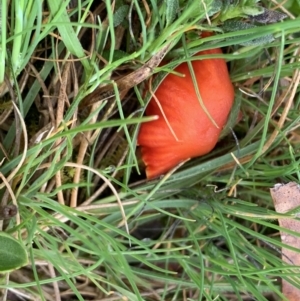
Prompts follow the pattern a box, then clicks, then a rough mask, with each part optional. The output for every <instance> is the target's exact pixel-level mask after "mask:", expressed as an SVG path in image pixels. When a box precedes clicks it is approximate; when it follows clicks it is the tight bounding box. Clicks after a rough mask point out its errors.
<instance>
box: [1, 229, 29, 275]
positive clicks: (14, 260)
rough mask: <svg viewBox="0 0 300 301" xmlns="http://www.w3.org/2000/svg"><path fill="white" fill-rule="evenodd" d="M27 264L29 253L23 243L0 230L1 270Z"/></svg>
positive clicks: (8, 269)
mask: <svg viewBox="0 0 300 301" xmlns="http://www.w3.org/2000/svg"><path fill="white" fill-rule="evenodd" d="M26 264H27V253H26V250H25V248H24V247H23V246H22V244H21V243H20V242H19V241H17V240H16V239H14V238H13V237H11V236H10V235H8V234H6V233H4V232H0V272H7V271H11V270H15V269H18V268H20V267H22V266H24V265H26Z"/></svg>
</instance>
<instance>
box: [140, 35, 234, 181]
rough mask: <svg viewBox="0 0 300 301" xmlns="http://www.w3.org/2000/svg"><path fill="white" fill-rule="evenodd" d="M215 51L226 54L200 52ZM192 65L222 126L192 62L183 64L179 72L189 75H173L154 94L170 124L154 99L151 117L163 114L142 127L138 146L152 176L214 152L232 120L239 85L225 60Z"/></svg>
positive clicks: (148, 112) (177, 69)
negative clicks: (235, 82)
mask: <svg viewBox="0 0 300 301" xmlns="http://www.w3.org/2000/svg"><path fill="white" fill-rule="evenodd" d="M206 36H207V35H206ZM216 53H222V51H221V49H219V48H218V49H211V50H205V51H201V52H199V53H197V54H196V55H197V56H199V55H203V54H216ZM192 66H193V70H194V73H195V77H196V80H197V84H198V88H199V91H200V94H201V98H202V101H203V103H204V105H205V107H206V109H207V110H208V112H209V114H210V116H211V117H212V118H213V120H214V121H215V123H216V124H217V125H218V127H216V126H215V125H214V124H213V122H212V121H211V120H210V118H209V117H208V116H207V114H206V113H205V111H204V110H203V108H202V107H201V104H200V102H199V99H198V98H197V95H196V92H195V87H194V84H193V81H192V77H191V74H190V71H189V68H188V64H187V63H182V64H181V65H179V66H178V67H177V68H175V71H176V72H179V73H182V74H185V77H179V76H176V75H174V74H168V75H167V76H166V77H165V79H164V80H163V81H162V83H161V84H160V86H159V87H158V89H157V90H156V92H155V96H156V98H157V99H158V101H159V103H160V106H161V107H162V110H163V112H164V115H165V116H166V119H167V120H168V123H169V126H168V124H167V122H166V120H165V118H164V117H163V113H162V112H161V109H160V108H159V106H158V105H157V103H156V101H155V99H154V98H152V99H151V100H150V102H149V104H148V107H147V108H146V115H148V116H150V115H158V116H159V118H158V120H154V121H150V122H146V123H143V124H142V125H141V128H140V132H139V135H138V144H139V145H140V147H141V153H142V159H143V161H144V163H145V165H146V174H147V178H148V179H150V178H154V177H157V176H159V175H162V174H164V173H166V172H168V171H169V170H170V169H172V168H173V167H175V166H176V165H177V164H179V163H180V162H182V161H185V160H186V159H188V158H192V157H197V156H201V155H205V154H207V153H208V152H210V151H211V150H212V149H213V148H214V147H215V145H216V143H217V141H218V138H219V135H220V133H221V130H222V128H223V126H224V125H225V123H226V121H227V117H228V114H229V112H230V109H231V107H232V104H233V100H234V88H233V85H232V83H231V81H230V78H229V74H228V70H227V66H226V62H225V60H224V59H219V58H218V59H205V60H197V61H193V62H192ZM170 127H171V128H172V131H173V133H172V131H171V130H170ZM174 134H175V135H174ZM176 138H177V139H176Z"/></svg>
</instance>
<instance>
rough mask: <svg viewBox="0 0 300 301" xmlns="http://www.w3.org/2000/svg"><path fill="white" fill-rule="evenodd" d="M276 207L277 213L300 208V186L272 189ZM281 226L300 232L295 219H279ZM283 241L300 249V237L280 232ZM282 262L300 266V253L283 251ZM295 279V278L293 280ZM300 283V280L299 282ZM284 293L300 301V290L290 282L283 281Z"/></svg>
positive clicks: (281, 185)
mask: <svg viewBox="0 0 300 301" xmlns="http://www.w3.org/2000/svg"><path fill="white" fill-rule="evenodd" d="M270 191H271V196H272V199H273V202H274V206H275V209H276V211H277V212H279V213H287V212H288V211H291V210H294V209H296V208H297V207H300V185H298V184H297V183H295V182H290V183H288V184H285V185H283V184H276V185H275V186H274V188H272V189H270ZM278 222H279V225H280V226H281V227H282V228H286V229H289V230H292V231H295V232H299V229H300V221H298V220H295V219H293V218H280V219H278ZM280 235H281V241H282V242H283V243H285V244H286V245H289V246H291V247H294V248H297V249H300V237H298V236H294V235H291V234H289V233H286V232H284V231H280ZM282 260H283V261H285V262H287V263H289V264H290V263H291V262H292V263H293V265H295V266H299V265H300V256H299V252H295V251H292V250H289V249H282ZM293 279H295V278H293ZM298 281H300V279H299V280H298ZM282 293H283V294H284V295H285V297H286V298H287V299H288V300H290V301H298V300H300V290H299V289H298V288H296V287H294V286H293V285H292V284H290V283H289V282H287V281H285V280H282Z"/></svg>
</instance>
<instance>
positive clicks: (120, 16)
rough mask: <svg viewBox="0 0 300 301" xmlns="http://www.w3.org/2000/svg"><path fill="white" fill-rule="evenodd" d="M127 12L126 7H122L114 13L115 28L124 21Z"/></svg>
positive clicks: (127, 8)
mask: <svg viewBox="0 0 300 301" xmlns="http://www.w3.org/2000/svg"><path fill="white" fill-rule="evenodd" d="M128 11H129V6H128V5H122V6H121V7H119V8H118V9H117V10H116V12H115V13H114V27H117V26H118V25H120V24H121V23H122V22H123V21H124V19H125V18H126V16H127V15H128Z"/></svg>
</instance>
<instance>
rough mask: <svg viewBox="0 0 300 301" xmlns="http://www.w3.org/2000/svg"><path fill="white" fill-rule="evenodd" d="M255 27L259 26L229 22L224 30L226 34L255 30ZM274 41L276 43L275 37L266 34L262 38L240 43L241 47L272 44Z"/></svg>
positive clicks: (225, 24)
mask: <svg viewBox="0 0 300 301" xmlns="http://www.w3.org/2000/svg"><path fill="white" fill-rule="evenodd" d="M255 27H257V26H255V25H253V24H249V23H246V22H242V21H237V20H227V21H226V22H224V24H223V27H222V28H223V30H224V31H225V32H236V31H239V30H245V29H250V28H255ZM273 41H274V37H273V35H271V34H266V35H264V36H262V37H259V38H256V39H253V40H250V41H247V42H243V43H240V45H243V46H253V45H264V44H267V43H271V42H273Z"/></svg>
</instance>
